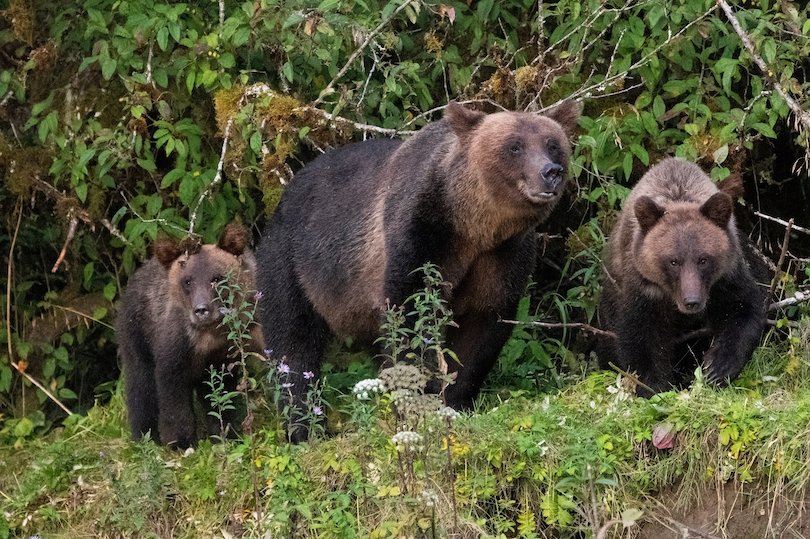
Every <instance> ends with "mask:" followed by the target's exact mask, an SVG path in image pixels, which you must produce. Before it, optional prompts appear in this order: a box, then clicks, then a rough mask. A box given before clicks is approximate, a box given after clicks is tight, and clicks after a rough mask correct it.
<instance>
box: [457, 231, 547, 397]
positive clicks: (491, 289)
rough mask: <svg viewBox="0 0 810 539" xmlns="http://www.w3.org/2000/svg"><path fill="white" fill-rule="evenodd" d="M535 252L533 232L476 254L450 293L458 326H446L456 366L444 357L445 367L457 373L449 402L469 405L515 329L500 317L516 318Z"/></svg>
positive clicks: (532, 265)
mask: <svg viewBox="0 0 810 539" xmlns="http://www.w3.org/2000/svg"><path fill="white" fill-rule="evenodd" d="M535 256H536V245H535V240H534V231H533V230H532V231H529V232H527V233H525V234H522V235H519V236H516V237H513V238H511V239H510V240H508V241H506V242H505V243H503V244H502V245H501V246H499V247H498V248H497V249H494V250H492V251H490V252H488V253H485V254H483V255H481V256H479V257H478V259H477V260H476V261H475V262H474V264H473V266H472V267H471V268H470V270H469V271H468V273H467V276H466V277H465V278H464V280H463V281H462V282H461V283H460V284H459V286H458V287H457V290H455V291H453V302H452V307H453V310H454V312H455V322H456V324H457V325H458V327H451V328H449V329H448V331H447V343H448V347H449V348H450V349H451V350H453V351H454V352H455V353H456V355H457V356H458V359H459V362H460V365H459V364H458V363H456V362H454V361H450V360H448V363H449V366H450V369H451V370H454V371H455V372H456V379H455V383H453V384H451V385H450V386H448V388H447V390H446V394H445V396H446V398H447V404H448V405H449V406H451V407H453V408H459V409H467V408H471V407H472V405H473V401H474V399H475V397H476V396H477V395H478V392H479V390H480V389H481V386H482V384H483V383H484V380H485V379H486V377H487V374H489V372H490V371H491V370H492V367H493V366H494V365H495V362H496V361H497V359H498V356H499V355H500V352H501V349H502V348H503V346H504V344H506V341H507V340H508V339H509V336H510V335H511V334H512V330H513V329H514V328H513V327H512V326H511V325H509V324H505V323H503V322H500V320H501V319H511V318H514V317H515V313H516V312H517V306H518V303H519V302H520V298H521V296H522V295H523V293H524V291H525V289H526V283H527V282H528V280H529V274H530V273H531V270H532V268H533V267H534V262H535Z"/></svg>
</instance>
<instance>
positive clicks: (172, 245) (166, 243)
mask: <svg viewBox="0 0 810 539" xmlns="http://www.w3.org/2000/svg"><path fill="white" fill-rule="evenodd" d="M183 252H184V249H183V246H182V245H181V243H180V242H179V241H177V240H176V239H174V238H169V237H166V236H163V237H159V238H158V239H157V240H155V243H154V244H153V245H152V256H154V257H155V258H157V259H158V262H160V265H161V266H163V267H164V268H166V269H169V268H170V267H171V266H172V262H174V261H175V260H177V259H178V258H180V255H182V254H183Z"/></svg>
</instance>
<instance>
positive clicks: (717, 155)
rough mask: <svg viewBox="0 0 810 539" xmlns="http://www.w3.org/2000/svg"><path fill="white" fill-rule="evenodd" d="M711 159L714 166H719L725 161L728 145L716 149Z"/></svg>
mask: <svg viewBox="0 0 810 539" xmlns="http://www.w3.org/2000/svg"><path fill="white" fill-rule="evenodd" d="M712 157H713V158H714V162H715V163H716V164H718V165H719V164H721V163H723V161H725V160H726V157H728V144H723V145H722V146H720V147H719V148H717V149H716V150H715V151H714V153H712Z"/></svg>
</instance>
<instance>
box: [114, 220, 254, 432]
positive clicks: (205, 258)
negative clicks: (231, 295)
mask: <svg viewBox="0 0 810 539" xmlns="http://www.w3.org/2000/svg"><path fill="white" fill-rule="evenodd" d="M247 241H248V236H247V232H246V231H245V229H244V227H242V226H241V225H236V224H231V225H228V226H227V227H226V229H225V231H224V232H223V233H222V235H221V236H220V239H219V243H218V244H217V245H196V246H195V245H193V244H191V243H189V242H187V241H186V242H178V241H176V240H172V239H161V240H158V241H157V242H156V243H155V245H154V246H153V249H152V252H153V257H152V258H150V260H149V261H148V262H147V263H146V264H145V265H144V266H143V267H141V268H140V269H138V270H137V271H136V272H135V273H134V274H133V276H132V277H131V279H130V281H129V283H128V285H127V288H126V290H125V292H124V295H123V298H122V301H121V306H120V310H119V314H118V318H117V320H116V337H117V339H118V346H119V356H120V357H121V361H122V366H123V370H124V381H125V397H126V404H127V413H128V419H129V424H130V427H131V430H132V435H133V437H134V438H135V439H140V438H141V437H142V436H143V435H144V434H146V433H147V432H151V437H152V438H153V439H155V440H158V441H162V442H163V443H166V444H168V445H172V446H176V447H181V448H185V447H188V446H190V445H192V444H193V443H194V442H195V441H196V439H197V422H196V419H195V414H194V400H193V399H194V397H193V393H194V391H195V390H196V393H197V399H198V400H199V401H200V402H201V403H202V404H203V409H204V410H206V411H207V410H209V409H210V406H209V404H208V403H207V399H205V395H207V394H208V392H209V391H210V389H209V388H208V386H206V385H205V384H204V381H205V380H207V379H208V367H209V366H210V365H217V366H219V365H224V364H227V363H229V359H228V341H227V339H226V332H225V330H224V329H223V328H221V327H218V320H219V317H218V316H217V314H218V311H216V309H217V306H216V304H215V297H216V292H215V291H214V290H213V288H212V286H211V280H212V279H213V278H215V277H221V276H224V275H226V274H227V273H228V271H235V272H237V274H236V275H237V279H238V280H239V282H240V283H241V285H242V286H243V287H244V289H247V290H252V289H254V288H255V286H254V283H255V269H256V261H255V258H254V256H253V253H252V252H251V251H250V250H248V248H247ZM189 276H191V277H193V282H192V285H191V286H190V287H189V288H190V289H191V290H193V291H194V293H186V292H184V290H183V285H182V281H183V280H185V279H186V278H188V277H189ZM194 294H196V296H197V297H203V298H205V299H206V301H208V302H209V303H210V306H211V309H212V313H213V314H212V315H211V316H212V319H211V321H210V322H209V323H206V324H205V325H200V324H199V323H197V324H195V323H194V317H195V315H194V312H193V311H194V305H193V304H192V303H191V302H190V300H189V298H190V297H192V296H193V295H194ZM255 338H256V340H257V343H258V342H259V341H260V336H259V335H258V334H256V335H255ZM257 346H258V347H260V346H261V345H260V344H258V345H257ZM225 380H226V384H227V386H228V387H227V389H228V390H233V389H234V388H235V385H236V381H237V375H236V373H231V375H230V376H226V377H225ZM226 419H232V418H230V417H228V418H226ZM206 421H207V423H208V430H209V432H210V433H214V432H217V431H218V425H214V422H213V421H212V418H210V417H208V416H207V417H206Z"/></svg>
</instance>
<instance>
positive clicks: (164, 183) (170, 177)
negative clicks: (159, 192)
mask: <svg viewBox="0 0 810 539" xmlns="http://www.w3.org/2000/svg"><path fill="white" fill-rule="evenodd" d="M185 173H186V171H185V170H183V169H179V168H173V169H172V170H170V171H169V172H168V173H167V174H166V175H165V176H163V179H162V180H161V181H160V188H161V189H166V188H167V187H171V185H172V184H173V183H174V182H176V181H177V180H179V179H180V178H182V177H183V174H185Z"/></svg>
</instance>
